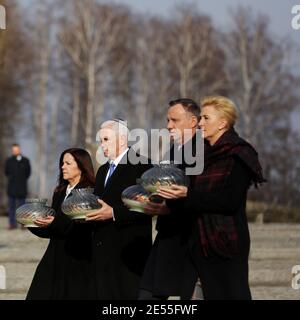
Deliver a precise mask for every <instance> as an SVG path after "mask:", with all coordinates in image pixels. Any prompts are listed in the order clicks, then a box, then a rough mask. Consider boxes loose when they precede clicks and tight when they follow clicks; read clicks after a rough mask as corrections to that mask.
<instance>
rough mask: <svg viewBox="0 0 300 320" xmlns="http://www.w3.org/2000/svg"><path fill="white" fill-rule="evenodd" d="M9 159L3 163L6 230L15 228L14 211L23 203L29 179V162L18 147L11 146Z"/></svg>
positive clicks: (15, 145)
mask: <svg viewBox="0 0 300 320" xmlns="http://www.w3.org/2000/svg"><path fill="white" fill-rule="evenodd" d="M11 154H12V155H11V157H9V158H8V159H7V160H6V162H5V175H6V177H7V179H8V184H7V195H8V221H9V226H8V229H9V230H12V229H15V228H17V223H16V209H17V208H18V207H19V206H21V205H23V204H24V203H25V198H26V196H27V180H28V178H29V177H30V173H31V167H30V161H29V159H27V158H26V157H24V156H23V155H22V153H21V148H20V145H18V144H16V143H15V144H13V145H12V146H11Z"/></svg>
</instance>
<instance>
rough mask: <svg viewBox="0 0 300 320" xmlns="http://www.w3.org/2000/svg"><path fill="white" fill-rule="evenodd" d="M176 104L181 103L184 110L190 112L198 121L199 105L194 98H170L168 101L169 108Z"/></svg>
mask: <svg viewBox="0 0 300 320" xmlns="http://www.w3.org/2000/svg"><path fill="white" fill-rule="evenodd" d="M176 104H181V105H182V107H183V109H184V110H185V111H186V112H189V113H191V114H192V115H194V116H195V117H197V119H198V120H199V121H200V107H199V105H198V104H197V103H196V102H195V101H194V100H192V99H187V98H181V99H176V100H171V101H170V102H169V108H171V107H173V106H175V105H176Z"/></svg>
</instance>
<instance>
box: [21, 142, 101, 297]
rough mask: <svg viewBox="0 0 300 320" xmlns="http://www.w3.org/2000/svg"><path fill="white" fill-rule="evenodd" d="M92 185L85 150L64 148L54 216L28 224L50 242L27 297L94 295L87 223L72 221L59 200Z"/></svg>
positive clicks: (90, 161) (53, 206) (61, 200)
mask: <svg viewBox="0 0 300 320" xmlns="http://www.w3.org/2000/svg"><path fill="white" fill-rule="evenodd" d="M94 185H95V176H94V169H93V164H92V160H91V157H90V155H89V154H88V152H87V151H85V150H83V149H78V148H72V149H67V150H65V151H64V152H63V153H62V154H61V156H60V160H59V177H58V185H57V187H56V188H55V190H54V194H53V199H52V208H53V209H54V210H55V212H56V214H55V217H48V218H45V219H36V220H35V224H37V225H38V226H39V228H29V230H30V231H31V232H32V233H34V234H35V235H37V236H39V237H41V238H49V239H50V242H49V245H48V248H47V250H46V252H45V254H44V256H43V258H42V260H41V261H40V263H39V265H38V267H37V269H36V272H35V275H34V278H33V281H32V283H31V286H30V289H29V291H28V294H27V299H28V300H36V299H41V300H49V299H55V300H60V299H63V300H66V299H75V300H76V299H80V300H81V299H94V298H95V296H96V293H95V292H96V288H95V287H94V283H95V281H94V277H93V268H92V242H91V237H92V232H91V225H90V224H89V223H76V222H74V221H72V220H71V219H70V218H69V217H68V216H66V215H65V214H64V213H63V212H62V211H61V205H62V203H63V201H64V200H65V199H66V198H67V197H68V196H69V195H70V194H71V192H72V190H73V189H74V188H87V187H92V188H93V187H94Z"/></svg>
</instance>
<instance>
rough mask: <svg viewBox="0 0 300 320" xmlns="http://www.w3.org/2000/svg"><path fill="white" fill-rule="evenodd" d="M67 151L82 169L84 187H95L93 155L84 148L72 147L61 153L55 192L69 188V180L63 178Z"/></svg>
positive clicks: (81, 178)
mask: <svg viewBox="0 0 300 320" xmlns="http://www.w3.org/2000/svg"><path fill="white" fill-rule="evenodd" d="M66 153H69V154H71V155H72V156H73V158H74V159H75V161H76V163H77V166H78V168H79V170H80V171H81V177H80V181H79V183H80V185H81V186H82V187H94V186H95V172H94V167H93V162H92V159H91V156H90V155H89V153H88V152H87V151H86V150H84V149H79V148H71V149H67V150H65V151H63V153H62V154H61V155H60V159H59V176H58V179H57V186H56V188H55V190H54V192H55V193H56V192H62V191H64V190H65V189H66V188H67V185H68V184H69V182H68V180H65V179H64V178H63V173H62V166H63V159H64V155H65V154H66Z"/></svg>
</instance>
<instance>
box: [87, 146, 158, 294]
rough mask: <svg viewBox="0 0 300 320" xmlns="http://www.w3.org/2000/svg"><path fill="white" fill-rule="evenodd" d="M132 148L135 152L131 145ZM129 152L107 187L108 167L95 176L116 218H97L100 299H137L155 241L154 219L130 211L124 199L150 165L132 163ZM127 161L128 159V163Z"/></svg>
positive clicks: (98, 190) (95, 236)
mask: <svg viewBox="0 0 300 320" xmlns="http://www.w3.org/2000/svg"><path fill="white" fill-rule="evenodd" d="M129 152H133V151H132V150H131V149H130V151H129ZM127 158H128V153H127V154H126V155H125V156H124V157H123V159H122V161H121V162H120V163H119V165H118V166H117V168H116V169H115V171H114V173H113V174H112V176H111V178H110V179H109V181H108V182H107V185H106V187H105V188H104V181H105V177H106V174H107V172H108V169H109V165H108V163H107V164H105V165H103V166H101V167H100V168H99V170H98V173H97V177H96V187H95V194H96V195H99V196H100V198H101V199H102V200H103V201H105V202H106V203H107V204H109V205H110V206H112V207H113V210H114V217H115V221H113V220H112V219H111V220H108V221H105V222H96V223H95V224H94V230H93V250H94V252H95V253H94V257H95V265H96V268H97V272H96V279H95V281H96V282H97V297H98V299H137V297H138V288H139V283H140V277H141V275H142V272H143V269H144V265H145V262H146V259H147V258H148V255H149V253H150V250H151V245H152V219H151V217H149V216H146V215H143V214H141V213H137V212H132V211H129V210H128V209H127V208H126V207H125V206H124V204H123V202H122V200H121V194H122V192H123V190H124V189H126V188H127V187H129V186H131V185H134V184H136V179H137V178H139V177H140V176H141V175H142V173H143V172H144V171H145V170H147V169H149V168H150V165H142V164H137V165H132V164H130V163H129V161H126V160H127ZM126 162H127V163H126Z"/></svg>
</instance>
